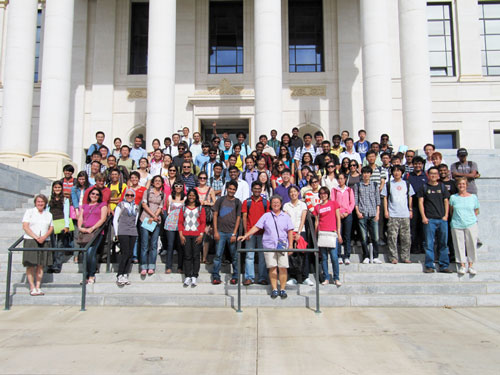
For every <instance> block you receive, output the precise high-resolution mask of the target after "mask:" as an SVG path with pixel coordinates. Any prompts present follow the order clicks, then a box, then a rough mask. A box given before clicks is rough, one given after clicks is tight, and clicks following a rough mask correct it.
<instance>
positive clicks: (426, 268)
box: [424, 267, 436, 273]
mask: <svg viewBox="0 0 500 375" xmlns="http://www.w3.org/2000/svg"><path fill="white" fill-rule="evenodd" d="M434 272H436V270H435V269H434V268H430V267H425V269H424V273H434Z"/></svg>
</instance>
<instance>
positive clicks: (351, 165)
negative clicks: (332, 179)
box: [349, 164, 358, 168]
mask: <svg viewBox="0 0 500 375" xmlns="http://www.w3.org/2000/svg"><path fill="white" fill-rule="evenodd" d="M349 167H356V168H357V167H358V165H357V164H349Z"/></svg>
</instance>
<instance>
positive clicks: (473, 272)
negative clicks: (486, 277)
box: [469, 267, 477, 275]
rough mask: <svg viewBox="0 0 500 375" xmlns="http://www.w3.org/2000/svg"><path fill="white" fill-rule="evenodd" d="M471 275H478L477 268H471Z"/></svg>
mask: <svg viewBox="0 0 500 375" xmlns="http://www.w3.org/2000/svg"><path fill="white" fill-rule="evenodd" d="M469 274H471V275H476V274H477V271H476V269H475V268H472V267H469Z"/></svg>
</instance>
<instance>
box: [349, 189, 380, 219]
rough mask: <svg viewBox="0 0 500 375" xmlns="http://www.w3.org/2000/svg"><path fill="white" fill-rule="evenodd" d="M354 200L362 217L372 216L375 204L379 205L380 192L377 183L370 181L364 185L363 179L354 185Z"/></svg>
mask: <svg viewBox="0 0 500 375" xmlns="http://www.w3.org/2000/svg"><path fill="white" fill-rule="evenodd" d="M353 190H354V202H355V204H356V206H358V209H359V212H361V213H362V214H363V216H364V217H374V216H375V215H376V214H377V206H380V192H379V188H378V184H377V183H375V182H370V183H369V184H368V185H365V183H364V182H363V181H361V182H360V183H359V184H356V185H354V187H353Z"/></svg>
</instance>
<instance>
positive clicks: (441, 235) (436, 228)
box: [424, 219, 450, 269]
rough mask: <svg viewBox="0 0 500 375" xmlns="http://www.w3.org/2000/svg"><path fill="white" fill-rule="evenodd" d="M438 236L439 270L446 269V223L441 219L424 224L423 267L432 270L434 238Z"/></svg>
mask: <svg viewBox="0 0 500 375" xmlns="http://www.w3.org/2000/svg"><path fill="white" fill-rule="evenodd" d="M436 233H437V235H438V246H437V247H438V251H439V268H440V269H444V268H448V266H449V265H450V258H449V257H448V222H446V221H444V220H441V219H429V224H424V234H425V267H427V268H434V267H435V266H434V238H435V237H436Z"/></svg>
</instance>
